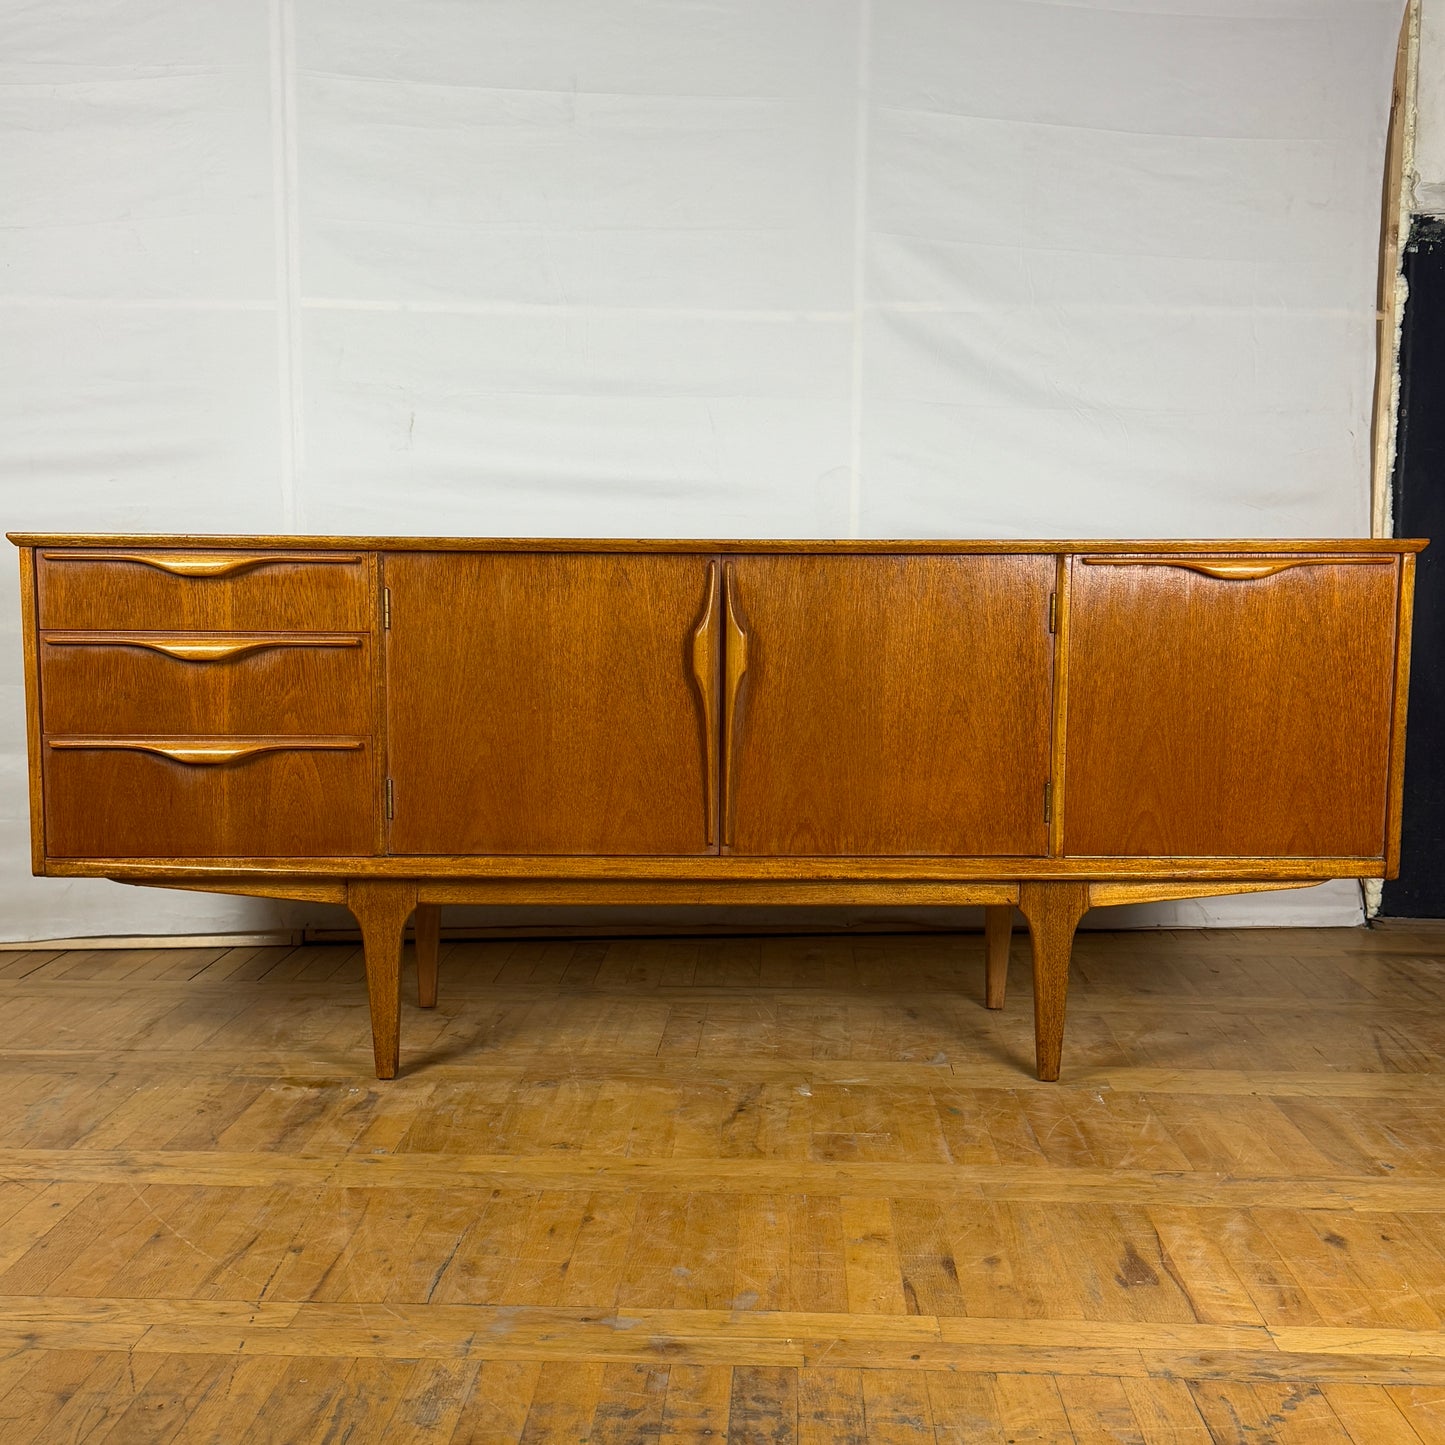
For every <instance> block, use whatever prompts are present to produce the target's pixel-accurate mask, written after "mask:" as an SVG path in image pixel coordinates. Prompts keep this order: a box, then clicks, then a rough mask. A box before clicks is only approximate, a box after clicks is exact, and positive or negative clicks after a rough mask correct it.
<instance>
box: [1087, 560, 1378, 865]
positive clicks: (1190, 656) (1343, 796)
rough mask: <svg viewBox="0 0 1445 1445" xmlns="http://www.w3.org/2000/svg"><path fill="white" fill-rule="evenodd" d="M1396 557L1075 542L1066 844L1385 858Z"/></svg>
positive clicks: (1112, 849) (1127, 851) (1091, 848)
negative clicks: (1169, 553) (1187, 550)
mask: <svg viewBox="0 0 1445 1445" xmlns="http://www.w3.org/2000/svg"><path fill="white" fill-rule="evenodd" d="M1398 582H1399V578H1398V564H1397V562H1396V559H1395V558H1394V557H1386V558H1379V559H1375V558H1361V559H1358V560H1354V561H1351V560H1347V559H1332V558H1330V557H1327V556H1326V557H1311V558H1295V559H1274V560H1273V561H1271V560H1270V559H1267V558H1257V557H1256V558H1250V557H1244V556H1241V557H1235V558H1229V557H1219V558H1198V559H1174V560H1167V561H1166V560H1131V559H1127V558H1104V557H1100V558H1092V557H1090V558H1084V557H1080V558H1075V559H1074V562H1073V568H1072V584H1071V600H1070V606H1069V622H1068V634H1069V644H1068V646H1069V689H1068V724H1067V728H1066V739H1067V742H1066V752H1065V757H1064V770H1065V771H1064V798H1063V838H1064V851H1065V852H1066V853H1069V854H1075V855H1078V854H1088V855H1098V854H1106V855H1116V856H1120V855H1122V856H1127V857H1140V856H1148V855H1159V856H1164V857H1217V856H1235V857H1254V858H1264V857H1300V858H1331V857H1366V858H1368V857H1378V856H1380V855H1381V854H1383V852H1384V848H1385V804H1386V788H1387V780H1388V776H1389V766H1390V756H1389V752H1390V750H1389V744H1390V717H1391V707H1392V701H1393V696H1394V670H1395V623H1396V594H1397V590H1398Z"/></svg>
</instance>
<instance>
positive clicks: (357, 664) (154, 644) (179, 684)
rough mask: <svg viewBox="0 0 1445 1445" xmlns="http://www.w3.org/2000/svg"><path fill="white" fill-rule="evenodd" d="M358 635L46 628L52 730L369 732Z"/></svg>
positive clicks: (364, 658)
mask: <svg viewBox="0 0 1445 1445" xmlns="http://www.w3.org/2000/svg"><path fill="white" fill-rule="evenodd" d="M371 648H372V641H371V638H370V637H369V636H367V635H366V634H360V633H293V632H288V633H264V632H255V633H246V632H224V633H220V632H210V633H206V632H58V631H57V632H42V633H41V634H40V710H41V717H42V721H43V725H44V729H45V731H46V732H47V733H88V734H90V733H151V732H163V733H167V734H188V733H208V734H216V733H324V734H340V733H346V734H369V733H370V732H371V731H372V721H373V714H374V705H375V688H374V682H373V670H372V652H371Z"/></svg>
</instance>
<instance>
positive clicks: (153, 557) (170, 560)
mask: <svg viewBox="0 0 1445 1445" xmlns="http://www.w3.org/2000/svg"><path fill="white" fill-rule="evenodd" d="M41 555H42V556H43V557H44V559H45V560H46V561H47V562H135V563H138V564H139V565H140V566H142V567H154V568H155V569H156V571H157V572H169V573H170V574H171V575H172V576H173V577H234V576H236V575H237V574H239V573H241V572H253V571H255V569H256V568H258V567H282V566H285V565H286V564H287V563H289V562H308V563H313V562H314V563H321V564H323V565H325V564H331V565H336V566H354V565H355V564H356V563H358V562H360V561H361V558H360V557H358V556H355V555H348V554H346V553H341V552H276V553H271V554H269V555H260V556H254V555H253V556H249V557H244V556H237V555H236V554H235V553H226V552H110V551H105V552H44V553H42V554H41Z"/></svg>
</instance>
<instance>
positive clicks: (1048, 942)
mask: <svg viewBox="0 0 1445 1445" xmlns="http://www.w3.org/2000/svg"><path fill="white" fill-rule="evenodd" d="M14 540H16V541H17V542H19V543H20V545H21V549H22V550H21V583H22V585H21V600H22V606H23V608H24V613H25V628H24V633H23V637H24V644H25V664H26V687H27V712H26V716H27V734H28V738H29V747H30V784H31V804H32V844H33V859H34V866H35V870H36V871H37V872H42V873H49V874H54V875H59V876H67V877H111V878H117V879H120V880H122V881H128V882H136V883H151V884H157V885H160V886H166V887H181V888H207V889H214V890H216V891H221V892H228V891H229V892H235V893H241V894H255V895H260V896H274V897H289V898H310V899H316V900H319V901H340V900H341V899H343V898H344V899H345V901H346V902H347V904H348V906H349V907H350V908H351V909H352V911H353V913H355V915H356V917H357V919H358V921H359V922H360V924H361V928H362V933H363V938H364V942H365V949H366V960H367V976H368V986H369V992H370V998H371V1005H372V1019H373V1035H374V1037H373V1042H374V1046H375V1051H376V1064H377V1071H378V1073H379V1074H380V1075H381V1076H382V1077H390V1076H391V1075H392V1074H394V1073H395V1072H396V1070H397V1068H398V1066H399V1046H400V1045H399V1028H398V1020H399V1017H400V1015H399V988H400V984H399V978H400V974H399V960H400V949H401V938H402V931H403V929H404V928H405V926H406V923H407V920H408V918H409V917H410V916H411V915H412V914H413V913H414V914H415V916H416V922H417V936H418V963H419V969H418V983H419V997H420V1000H421V1002H422V1003H423V1004H426V1005H430V1004H433V1003H435V1001H436V984H437V978H436V974H437V969H436V963H437V955H438V952H439V925H440V918H439V909H440V907H441V906H442V905H444V904H448V903H461V902H485V903H505V904H531V905H552V904H557V905H575V904H581V905H584V906H594V905H602V904H638V903H665V904H666V903H671V904H679V905H681V904H688V905H691V904H725V905H732V904H809V905H814V904H819V903H844V904H849V903H851V904H855V905H861V906H875V905H886V904H910V905H917V906H958V905H962V904H981V905H983V906H985V907H986V908H987V909H988V915H987V916H988V936H987V945H986V955H987V970H986V973H987V1002H988V1004H989V1006H990V1007H1000V1006H1002V1004H1003V1001H1004V970H1005V967H1006V962H1007V957H1008V951H1009V939H1010V934H1011V926H1012V909H1013V907H1014V906H1015V905H1017V906H1018V908H1019V909H1020V911H1021V912H1022V913H1023V915H1024V917H1025V920H1026V922H1027V924H1028V927H1029V931H1030V935H1031V938H1032V942H1033V953H1034V1000H1035V1037H1036V1045H1037V1067H1038V1071H1039V1074H1040V1077H1043V1078H1057V1077H1058V1072H1059V1068H1060V1061H1061V1054H1062V1045H1063V1021H1064V1012H1065V1003H1066V992H1067V980H1068V967H1069V956H1070V947H1071V941H1072V938H1073V933H1074V929H1075V926H1076V924H1077V922H1078V920H1079V918H1080V916H1081V915H1082V913H1083V912H1084V910H1085V909H1087V908H1089V907H1091V906H1098V905H1102V904H1113V903H1124V902H1137V901H1142V900H1147V899H1160V898H1183V897H1197V896H1205V895H1207V894H1210V893H1223V892H1232V891H1240V892H1247V891H1252V890H1260V889H1269V888H1282V887H1298V886H1304V885H1306V884H1308V883H1310V882H1314V881H1318V880H1320V879H1323V878H1330V877H1336V878H1338V877H1380V876H1385V875H1389V874H1392V873H1393V871H1394V870H1395V869H1396V868H1397V866H1398V848H1399V841H1398V840H1399V798H1400V785H1401V776H1402V769H1403V759H1404V722H1405V716H1406V713H1405V697H1406V689H1407V686H1408V678H1409V655H1408V647H1409V634H1410V616H1411V589H1412V582H1413V563H1414V555H1413V554H1414V553H1415V552H1417V551H1418V550H1419V549H1420V548H1421V547H1422V546H1423V545H1424V543H1422V542H1414V541H1386V540H1368V541H1362V540H1354V539H1351V540H1348V541H1342V542H1331V541H1316V542H1311V541H1286V542H1282V541H1274V540H1271V541H1227V542H1167V543H1166V542H1159V541H1140V542H1118V541H1082V542H1065V541H1060V542H856V543H855V542H817V543H813V542H738V541H731V542H711V541H706V542H675V541H652V540H630V541H629V540H620V541H619V540H606V541H593V540H587V539H576V540H570V539H568V540H555V539H546V540H528V539H472V540H468V539H445V538H443V539H435V538H354V537H353V538H295V537H276V536H272V537H195V536H175V537H155V536H150V537H141V536H123V537H105V536H95V535H66V536H56V535H36V534H15V536H14Z"/></svg>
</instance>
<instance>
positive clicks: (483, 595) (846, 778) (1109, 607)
mask: <svg viewBox="0 0 1445 1445" xmlns="http://www.w3.org/2000/svg"><path fill="white" fill-rule="evenodd" d="M1057 566H1058V563H1057V559H1056V558H1055V557H1054V556H1051V555H1014V556H1008V555H1000V556H991V555H956V556H947V555H940V556H933V555H919V554H913V555H864V556H849V555H841V554H822V555H811V556H810V555H796V554H791V555H753V556H738V557H725V558H724V557H708V556H690V555H677V554H646V553H641V554H638V553H634V554H618V553H613V554H565V553H557V554H550V553H511V554H507V553H501V554H496V553H494V554H467V553H395V554H390V555H388V556H387V558H386V562H385V570H386V576H385V581H386V585H387V586H388V587H389V588H390V590H391V594H392V628H391V631H390V632H389V633H388V634H387V638H388V643H387V680H388V707H389V710H390V717H389V771H390V773H391V775H392V777H393V779H394V784H395V817H394V819H393V821H392V823H391V831H390V838H389V845H388V846H389V848H390V851H391V852H392V853H397V854H448V853H458V854H470V853H483V854H486V853H493V854H498V853H500V854H507V853H514V854H527V853H534V854H548V853H553V854H602V855H628V854H632V855H638V854H644V855H645V854H652V855H665V854H675V855H685V854H704V853H709V852H712V851H714V850H721V851H724V852H730V853H733V854H736V855H739V856H752V857H767V856H781V857H789V856H792V857H807V856H815V857H816V856H823V857H826V856H894V857H900V856H908V855H915V856H935V857H950V856H952V857H969V856H973V857H985V856H986V857H995V858H1008V857H1028V856H1035V857H1037V856H1042V855H1046V854H1048V853H1049V852H1050V851H1052V852H1054V853H1056V854H1061V855H1064V856H1070V857H1080V858H1086V857H1099V858H1110V857H1114V858H1131V857H1134V858H1137V857H1163V858H1209V857H1246V858H1270V857H1300V858H1337V857H1348V858H1365V859H1369V858H1378V857H1382V856H1383V855H1384V852H1385V832H1386V808H1387V793H1388V787H1389V778H1390V768H1391V759H1390V748H1391V731H1392V728H1391V723H1392V709H1393V707H1394V696H1395V665H1396V659H1395V639H1396V630H1397V620H1398V619H1397V613H1398V589H1399V577H1400V573H1399V564H1398V561H1397V559H1396V558H1394V557H1368V558H1349V557H1343V558H1341V557H1331V556H1329V555H1321V556H1318V557H1310V556H1305V557H1296V558H1294V559H1283V560H1281V559H1276V560H1275V561H1269V560H1263V561H1262V560H1260V559H1259V558H1257V557H1255V558H1250V557H1247V556H1246V557H1242V558H1233V559H1231V558H1229V557H1227V556H1221V557H1219V558H1216V559H1212V560H1211V559H1208V558H1199V557H1196V558H1193V559H1190V558H1187V557H1186V558H1172V559H1171V558H1168V557H1159V558H1138V557H1133V558H1131V557H1117V558H1105V557H1074V558H1072V559H1070V561H1069V563H1068V566H1069V569H1070V581H1069V585H1068V587H1067V589H1066V593H1067V598H1068V601H1067V606H1066V607H1063V608H1061V609H1060V615H1061V617H1062V622H1063V629H1064V635H1063V640H1064V644H1065V645H1064V647H1063V649H1062V651H1061V654H1060V657H1059V659H1058V660H1059V663H1060V666H1059V667H1058V673H1057V677H1056V669H1055V638H1054V637H1053V636H1051V635H1050V612H1051V607H1050V593H1051V592H1052V591H1054V590H1055V588H1056V587H1057V585H1058V572H1057ZM1056 730H1057V736H1055V733H1056ZM1049 781H1052V782H1053V784H1054V786H1055V788H1056V791H1057V794H1058V796H1057V799H1056V802H1057V803H1058V804H1059V805H1060V806H1059V808H1058V809H1057V810H1056V813H1055V816H1054V817H1053V819H1052V821H1051V822H1050V821H1049V820H1047V819H1046V809H1045V793H1044V788H1045V783H1046V782H1049Z"/></svg>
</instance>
